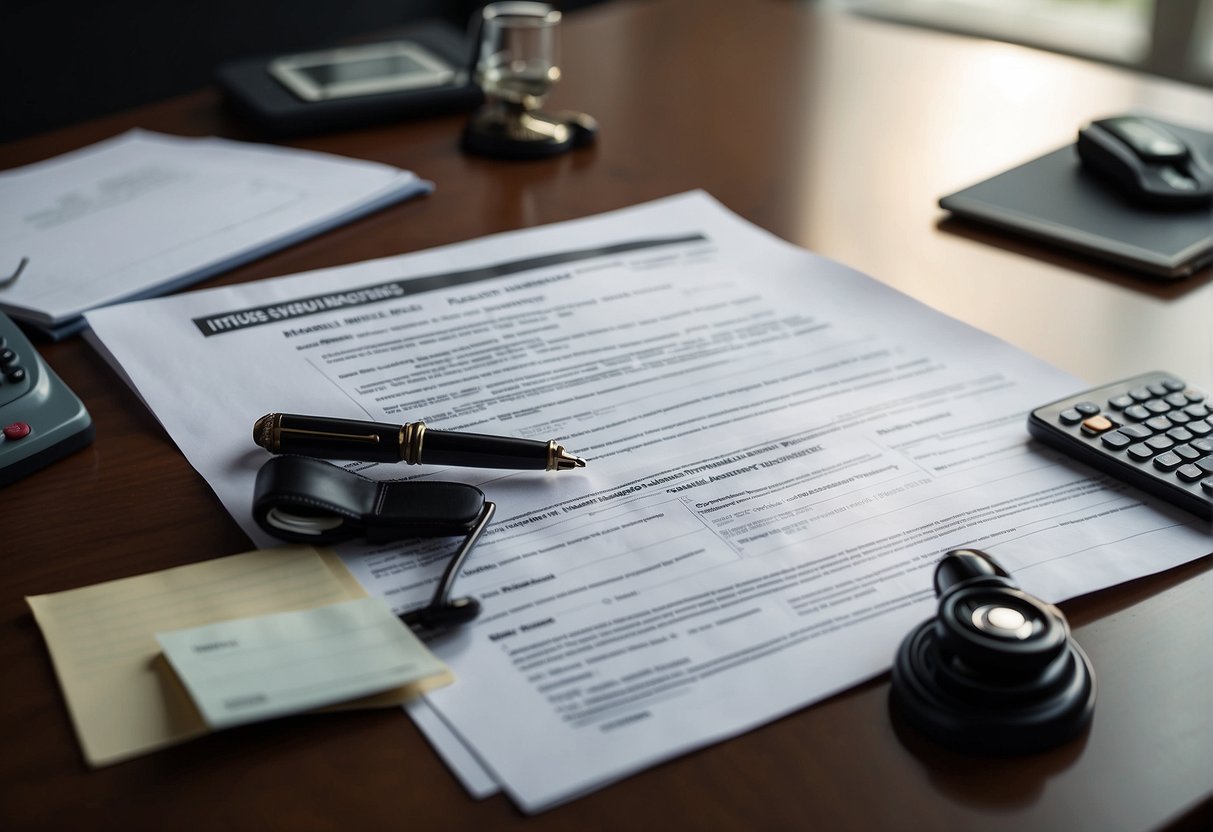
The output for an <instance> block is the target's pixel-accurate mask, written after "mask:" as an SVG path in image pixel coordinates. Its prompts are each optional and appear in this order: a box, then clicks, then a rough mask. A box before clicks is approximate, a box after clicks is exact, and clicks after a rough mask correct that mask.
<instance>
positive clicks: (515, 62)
mask: <svg viewBox="0 0 1213 832" xmlns="http://www.w3.org/2000/svg"><path fill="white" fill-rule="evenodd" d="M480 22H481V27H480V57H479V60H478V61H477V65H476V74H477V82H478V83H479V84H480V87H481V89H483V90H484V93H485V95H487V96H490V97H493V98H497V99H499V100H502V101H506V102H509V103H511V104H520V105H522V106H524V107H527V108H528V109H529V108H532V107H538V106H539V105H540V104H541V103H542V102H543V98H544V96H545V95H547V93H548V90H550V89H551V87H552V85H553V84H555V83H556V82H557V81H559V80H560V67H559V65H558V57H557V47H558V43H557V35H558V33H559V25H560V12H559V11H557V10H556V9H553V8H552V7H551V6H549V5H548V4H547V3H531V2H503V3H490V4H489V5H487V6H485V7H484V9H483V10H482V12H481V21H480Z"/></svg>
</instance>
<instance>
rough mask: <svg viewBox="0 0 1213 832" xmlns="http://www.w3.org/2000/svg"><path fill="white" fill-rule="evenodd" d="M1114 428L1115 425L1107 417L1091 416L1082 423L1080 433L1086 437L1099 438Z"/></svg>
mask: <svg viewBox="0 0 1213 832" xmlns="http://www.w3.org/2000/svg"><path fill="white" fill-rule="evenodd" d="M1114 427H1116V423H1115V422H1113V421H1112V420H1111V419H1109V418H1108V417H1107V416H1092V417H1091V418H1090V419H1087V420H1085V421H1084V422H1083V423H1082V432H1083V433H1085V434H1086V435H1087V436H1099V434H1101V433H1106V432H1107V431H1110V430H1111V429H1112V428H1114Z"/></svg>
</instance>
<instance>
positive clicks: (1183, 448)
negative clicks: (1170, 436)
mask: <svg viewBox="0 0 1213 832" xmlns="http://www.w3.org/2000/svg"><path fill="white" fill-rule="evenodd" d="M1174 453H1177V454H1179V455H1180V456H1181V457H1183V459H1184V461H1185V462H1192V461H1193V460H1197V459H1200V458H1201V457H1202V456H1204V454H1202V453H1201V452H1200V451H1198V450H1196V449H1195V448H1193V447H1192V446H1191V445H1176V446H1175V449H1174Z"/></svg>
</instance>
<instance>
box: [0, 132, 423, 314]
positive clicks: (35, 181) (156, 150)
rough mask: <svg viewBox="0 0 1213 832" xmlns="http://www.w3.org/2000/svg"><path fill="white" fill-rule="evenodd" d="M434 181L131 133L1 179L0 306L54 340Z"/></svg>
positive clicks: (211, 141)
mask: <svg viewBox="0 0 1213 832" xmlns="http://www.w3.org/2000/svg"><path fill="white" fill-rule="evenodd" d="M432 189H433V185H432V184H431V183H429V182H425V181H423V180H421V179H418V178H417V176H416V175H414V174H413V173H411V172H409V171H404V170H400V169H398V168H394V167H391V166H388V165H382V164H378V163H374V162H366V161H361V160H356V159H346V158H343V157H340V156H332V155H329V154H325V153H314V152H311V151H305V150H296V149H293V148H286V147H276V146H270V145H258V144H246V143H242V142H234V141H228V140H225V139H217V138H203V139H196V138H182V137H180V136H166V135H158V134H155V133H147V132H143V131H139V130H135V131H131V132H129V133H124V134H122V135H120V136H116V137H114V138H112V139H108V140H106V141H103V142H100V143H98V144H95V145H92V146H90V147H85V148H82V149H81V150H77V151H74V152H72V153H67V154H65V155H63V156H58V157H55V158H53V159H47V160H45V161H42V162H38V163H36V164H32V165H27V166H25V167H22V168H17V169H15V170H9V171H5V172H3V173H0V251H3V252H4V256H5V257H7V258H9V259H10V260H11V261H12V262H11V263H6V264H4V265H0V269H6V270H7V271H5V272H4V274H6V275H7V274H9V273H11V272H12V271H13V270H15V269H16V267H17V264H18V262H19V261H20V259H21V258H23V257H24V258H27V259H28V263H27V265H26V266H25V268H24V270H23V271H22V272H21V275H20V276H19V278H18V279H17V280H14V281H12V282H10V283H7V284H5V285H0V308H2V309H4V310H5V311H6V312H8V313H9V314H10V315H11V316H13V317H14V318H21V319H23V320H25V321H28V322H30V323H32V324H34V325H36V326H39V327H41V328H43V329H46V330H47V331H49V332H52V333H55V332H56V331H58V332H60V333H63V332H68V331H71V330H72V323H73V321H76V322H77V323H78V322H79V317H80V315H81V313H82V312H84V311H85V310H86V309H91V308H93V307H97V306H102V305H105V304H108V303H113V302H115V301H120V300H125V299H131V298H138V297H148V296H150V295H155V294H164V293H166V292H169V291H172V290H174V289H177V288H180V287H182V286H184V285H187V284H189V283H194V282H197V281H199V280H203V279H204V278H207V277H210V276H211V275H214V274H218V273H219V272H221V271H225V270H227V269H230V268H232V267H234V266H236V265H238V264H240V263H243V262H247V261H249V260H252V259H255V258H257V257H260V256H262V255H265V254H268V253H269V252H270V251H273V250H276V249H279V248H283V247H285V246H287V245H291V244H293V243H296V242H298V241H299V240H301V239H303V238H305V237H308V236H311V235H313V234H317V233H319V232H321V231H324V230H325V229H328V228H332V227H334V226H336V225H339V224H341V223H344V222H348V221H349V220H351V219H354V218H355V217H358V216H361V215H363V214H365V213H368V212H370V211H375V210H378V209H380V208H382V207H384V206H386V205H389V204H391V203H393V202H397V201H399V200H402V199H405V198H406V197H410V196H413V195H415V194H419V193H424V192H428V191H430V190H432Z"/></svg>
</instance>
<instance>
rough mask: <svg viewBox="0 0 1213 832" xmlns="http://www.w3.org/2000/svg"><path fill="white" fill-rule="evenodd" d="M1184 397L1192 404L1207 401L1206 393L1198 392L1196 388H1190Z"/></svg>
mask: <svg viewBox="0 0 1213 832" xmlns="http://www.w3.org/2000/svg"><path fill="white" fill-rule="evenodd" d="M1184 395H1185V396H1187V397H1188V401H1190V402H1192V404H1196V403H1198V402H1203V401H1204V400H1205V394H1204V392H1203V391H1201V390H1197V389H1196V388H1195V387H1189V388H1188V389H1187V390H1185V391H1184Z"/></svg>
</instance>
